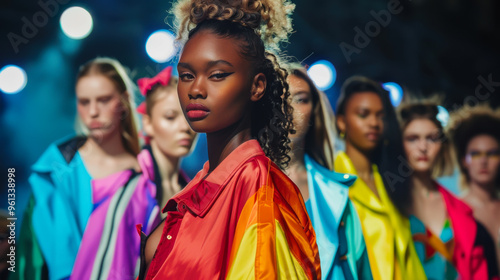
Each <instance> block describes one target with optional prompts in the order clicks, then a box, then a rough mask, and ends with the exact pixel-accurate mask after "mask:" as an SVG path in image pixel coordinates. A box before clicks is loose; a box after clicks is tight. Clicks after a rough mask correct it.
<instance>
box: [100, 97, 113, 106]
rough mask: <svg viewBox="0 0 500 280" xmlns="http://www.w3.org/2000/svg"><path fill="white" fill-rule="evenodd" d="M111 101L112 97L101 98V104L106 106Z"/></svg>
mask: <svg viewBox="0 0 500 280" xmlns="http://www.w3.org/2000/svg"><path fill="white" fill-rule="evenodd" d="M109 101H111V96H108V97H103V98H99V102H101V103H104V104H106V103H108V102H109Z"/></svg>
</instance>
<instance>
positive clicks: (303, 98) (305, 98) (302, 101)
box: [292, 94, 311, 104]
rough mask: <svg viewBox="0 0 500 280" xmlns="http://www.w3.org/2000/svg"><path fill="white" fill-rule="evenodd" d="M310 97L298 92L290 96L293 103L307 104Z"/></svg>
mask: <svg viewBox="0 0 500 280" xmlns="http://www.w3.org/2000/svg"><path fill="white" fill-rule="evenodd" d="M310 101H311V99H310V98H309V97H308V96H307V95H305V94H298V95H295V96H294V97H292V102H293V103H294V104H309V102H310Z"/></svg>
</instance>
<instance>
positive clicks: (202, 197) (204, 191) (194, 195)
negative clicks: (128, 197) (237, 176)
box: [162, 140, 265, 217]
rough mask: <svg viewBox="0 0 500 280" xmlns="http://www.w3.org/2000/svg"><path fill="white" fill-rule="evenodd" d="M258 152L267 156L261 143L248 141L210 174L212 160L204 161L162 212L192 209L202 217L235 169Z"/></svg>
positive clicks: (183, 211)
mask: <svg viewBox="0 0 500 280" xmlns="http://www.w3.org/2000/svg"><path fill="white" fill-rule="evenodd" d="M259 155H264V156H265V154H264V151H262V148H261V147H260V144H259V142H258V141H257V140H248V141H246V142H244V143H243V144H241V145H239V146H238V147H237V148H236V149H234V151H232V152H231V153H230V154H229V155H228V156H227V157H226V158H225V159H224V160H223V161H222V162H221V163H220V164H219V166H217V167H216V168H215V169H214V170H212V172H211V173H208V170H209V162H208V161H207V162H205V164H204V165H203V169H202V170H201V171H200V172H198V174H196V177H194V178H193V180H192V181H191V182H190V183H189V184H188V185H187V186H186V188H185V189H184V190H182V191H181V192H180V193H178V194H177V195H175V196H174V197H173V198H172V199H170V200H169V201H168V202H167V204H166V205H165V207H164V208H163V211H162V212H163V213H165V212H167V211H175V210H178V211H179V212H181V213H185V212H186V211H187V210H189V211H190V212H192V213H193V214H195V215H197V216H201V217H203V216H204V215H205V214H206V213H207V212H208V210H210V207H211V206H212V205H213V203H214V202H215V200H216V199H217V197H218V195H219V194H220V193H221V192H222V190H223V189H224V187H225V186H226V185H227V183H228V182H229V180H230V179H231V177H232V175H233V173H234V171H236V170H238V169H239V167H240V166H241V165H243V164H244V163H245V162H247V161H248V160H249V159H250V158H252V157H255V156H259Z"/></svg>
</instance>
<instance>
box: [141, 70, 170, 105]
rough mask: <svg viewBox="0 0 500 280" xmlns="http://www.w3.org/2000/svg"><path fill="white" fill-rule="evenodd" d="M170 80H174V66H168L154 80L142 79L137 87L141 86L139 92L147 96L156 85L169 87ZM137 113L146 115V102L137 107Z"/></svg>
mask: <svg viewBox="0 0 500 280" xmlns="http://www.w3.org/2000/svg"><path fill="white" fill-rule="evenodd" d="M170 78H172V66H168V67H167V68H165V69H163V70H162V71H161V72H160V73H158V75H156V76H154V77H153V78H141V79H139V80H138V81H137V85H138V86H139V90H140V91H141V94H142V95H143V96H146V95H147V93H148V91H150V90H151V88H153V86H154V85H156V84H161V85H162V86H166V85H168V83H169V82H170ZM137 112H139V113H141V114H143V115H145V114H146V102H145V101H144V102H142V103H141V104H140V105H139V106H138V107H137Z"/></svg>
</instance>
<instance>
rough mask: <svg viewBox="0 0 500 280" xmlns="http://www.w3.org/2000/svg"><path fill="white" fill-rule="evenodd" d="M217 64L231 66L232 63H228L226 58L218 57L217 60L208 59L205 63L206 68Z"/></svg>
mask: <svg viewBox="0 0 500 280" xmlns="http://www.w3.org/2000/svg"><path fill="white" fill-rule="evenodd" d="M217 64H225V65H227V66H231V67H233V65H232V64H231V63H229V62H228V61H226V60H222V59H219V60H215V61H210V62H208V63H207V69H209V68H211V67H214V66H216V65H217Z"/></svg>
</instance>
